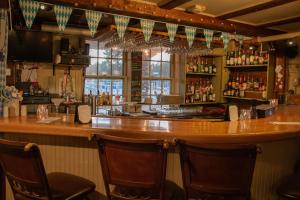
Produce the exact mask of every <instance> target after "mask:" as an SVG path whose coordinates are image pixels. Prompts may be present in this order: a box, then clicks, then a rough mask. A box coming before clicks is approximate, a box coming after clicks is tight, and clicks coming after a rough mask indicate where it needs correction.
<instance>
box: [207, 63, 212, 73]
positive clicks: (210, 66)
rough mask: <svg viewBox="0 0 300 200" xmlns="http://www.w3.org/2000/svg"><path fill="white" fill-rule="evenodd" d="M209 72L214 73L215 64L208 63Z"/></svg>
mask: <svg viewBox="0 0 300 200" xmlns="http://www.w3.org/2000/svg"><path fill="white" fill-rule="evenodd" d="M208 73H209V74H212V73H213V64H209V65H208Z"/></svg>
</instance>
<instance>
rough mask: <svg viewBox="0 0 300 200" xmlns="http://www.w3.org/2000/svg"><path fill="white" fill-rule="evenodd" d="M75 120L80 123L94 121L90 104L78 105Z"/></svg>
mask: <svg viewBox="0 0 300 200" xmlns="http://www.w3.org/2000/svg"><path fill="white" fill-rule="evenodd" d="M74 121H75V122H76V123H80V124H88V123H90V122H91V121H92V115H91V107H90V106H89V105H78V106H76V110H75V118H74Z"/></svg>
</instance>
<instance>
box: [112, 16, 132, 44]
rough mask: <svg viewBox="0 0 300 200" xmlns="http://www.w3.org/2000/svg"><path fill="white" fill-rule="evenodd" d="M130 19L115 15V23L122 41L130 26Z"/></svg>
mask: <svg viewBox="0 0 300 200" xmlns="http://www.w3.org/2000/svg"><path fill="white" fill-rule="evenodd" d="M129 20H130V17H127V16H120V15H115V23H116V26H117V31H118V35H119V37H120V38H121V39H123V38H124V35H125V31H126V28H127V26H128V23H129Z"/></svg>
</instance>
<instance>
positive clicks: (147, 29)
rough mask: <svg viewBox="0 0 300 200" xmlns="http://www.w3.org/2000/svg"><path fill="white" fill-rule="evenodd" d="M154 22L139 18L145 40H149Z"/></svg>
mask: <svg viewBox="0 0 300 200" xmlns="http://www.w3.org/2000/svg"><path fill="white" fill-rule="evenodd" d="M154 24H155V22H154V21H152V20H147V19H141V27H142V30H143V33H144V37H145V41H146V42H149V40H150V37H151V34H152V31H153V27H154Z"/></svg>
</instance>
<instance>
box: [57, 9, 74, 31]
mask: <svg viewBox="0 0 300 200" xmlns="http://www.w3.org/2000/svg"><path fill="white" fill-rule="evenodd" d="M54 13H55V15H56V21H57V24H58V28H59V31H60V32H64V30H65V28H66V25H67V23H68V21H69V18H70V16H71V13H72V8H70V7H66V6H58V5H54Z"/></svg>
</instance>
